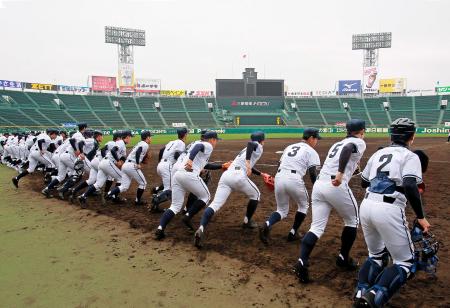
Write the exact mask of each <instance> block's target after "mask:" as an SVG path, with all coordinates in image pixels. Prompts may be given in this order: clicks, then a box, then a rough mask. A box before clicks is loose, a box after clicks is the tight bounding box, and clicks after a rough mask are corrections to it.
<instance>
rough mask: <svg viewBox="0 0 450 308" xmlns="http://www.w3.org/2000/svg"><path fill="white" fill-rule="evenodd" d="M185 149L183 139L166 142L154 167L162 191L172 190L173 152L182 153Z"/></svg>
mask: <svg viewBox="0 0 450 308" xmlns="http://www.w3.org/2000/svg"><path fill="white" fill-rule="evenodd" d="M185 150H186V144H185V143H184V142H183V140H180V139H177V140H173V141H170V142H169V143H168V144H166V147H165V149H164V152H163V155H162V158H161V161H160V162H159V163H158V166H157V167H156V172H157V173H158V175H159V176H160V177H161V179H162V182H163V186H164V191H166V190H172V168H173V165H174V164H175V163H176V161H177V160H176V159H175V153H183V152H184V151H185Z"/></svg>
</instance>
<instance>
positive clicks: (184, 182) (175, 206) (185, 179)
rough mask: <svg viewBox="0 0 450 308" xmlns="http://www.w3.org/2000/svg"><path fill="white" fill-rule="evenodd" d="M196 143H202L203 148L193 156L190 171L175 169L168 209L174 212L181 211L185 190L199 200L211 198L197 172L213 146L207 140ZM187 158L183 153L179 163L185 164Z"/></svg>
mask: <svg viewBox="0 0 450 308" xmlns="http://www.w3.org/2000/svg"><path fill="white" fill-rule="evenodd" d="M197 144H202V145H203V147H204V149H203V151H200V152H198V153H197V155H196V156H195V158H194V160H193V162H192V171H187V170H185V169H184V168H182V169H179V170H178V171H176V172H175V174H174V177H173V181H172V204H171V206H170V210H171V211H172V212H173V213H175V214H177V213H178V212H180V211H181V209H182V207H183V203H184V196H185V194H186V192H190V193H193V194H194V195H195V196H197V198H198V199H199V200H202V201H203V202H205V203H208V202H209V199H210V198H211V195H210V193H209V190H208V187H207V186H206V184H205V182H203V180H202V179H201V178H200V175H199V174H200V172H201V171H202V170H203V168H204V167H205V165H206V164H207V163H208V161H209V158H210V156H211V154H212V152H213V147H212V145H211V144H210V143H209V142H205V141H199V142H198V143H197ZM193 148H194V147H192V148H191V150H192V149H193ZM188 160H189V155H185V156H184V157H183V159H182V161H181V162H180V163H181V164H182V166H185V165H186V163H187V161H188Z"/></svg>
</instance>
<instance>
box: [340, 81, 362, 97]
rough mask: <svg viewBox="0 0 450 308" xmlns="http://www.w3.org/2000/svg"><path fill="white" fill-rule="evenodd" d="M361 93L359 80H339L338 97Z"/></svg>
mask: <svg viewBox="0 0 450 308" xmlns="http://www.w3.org/2000/svg"><path fill="white" fill-rule="evenodd" d="M355 93H361V80H339V95H345V94H355Z"/></svg>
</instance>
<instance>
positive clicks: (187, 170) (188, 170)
mask: <svg viewBox="0 0 450 308" xmlns="http://www.w3.org/2000/svg"><path fill="white" fill-rule="evenodd" d="M184 170H186V172H194V170H192V169H184Z"/></svg>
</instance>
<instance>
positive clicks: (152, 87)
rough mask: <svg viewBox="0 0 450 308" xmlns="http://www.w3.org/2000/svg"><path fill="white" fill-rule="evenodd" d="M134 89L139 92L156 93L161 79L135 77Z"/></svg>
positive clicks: (159, 87) (159, 88)
mask: <svg viewBox="0 0 450 308" xmlns="http://www.w3.org/2000/svg"><path fill="white" fill-rule="evenodd" d="M134 89H135V91H136V92H141V93H158V92H159V91H160V90H161V80H160V79H144V78H136V84H135V87H134Z"/></svg>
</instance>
